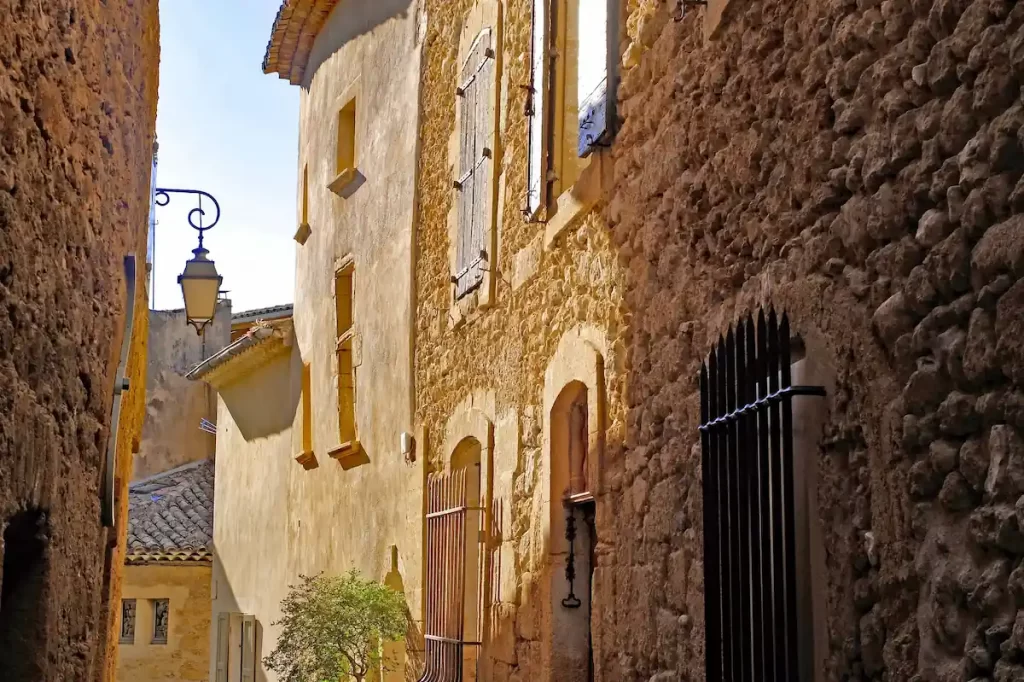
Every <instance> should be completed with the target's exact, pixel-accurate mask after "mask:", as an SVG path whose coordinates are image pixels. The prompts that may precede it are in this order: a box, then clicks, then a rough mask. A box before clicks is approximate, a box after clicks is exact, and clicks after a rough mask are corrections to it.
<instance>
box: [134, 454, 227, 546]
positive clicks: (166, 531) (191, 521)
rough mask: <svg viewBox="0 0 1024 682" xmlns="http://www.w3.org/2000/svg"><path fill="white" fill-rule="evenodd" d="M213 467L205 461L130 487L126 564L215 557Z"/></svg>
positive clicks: (173, 470)
mask: <svg viewBox="0 0 1024 682" xmlns="http://www.w3.org/2000/svg"><path fill="white" fill-rule="evenodd" d="M213 471H214V465H213V462H211V461H209V460H203V461H200V462H193V463H191V464H186V465H185V466H181V467H178V468H176V469H171V470H170V471H165V472H164V473H162V474H157V475H156V476H151V477H150V478H146V479H143V480H141V481H136V482H135V483H132V484H131V485H130V486H129V487H128V553H127V556H126V557H125V561H126V562H127V563H149V562H154V561H160V562H164V561H209V560H210V556H211V555H210V546H211V545H212V542H213Z"/></svg>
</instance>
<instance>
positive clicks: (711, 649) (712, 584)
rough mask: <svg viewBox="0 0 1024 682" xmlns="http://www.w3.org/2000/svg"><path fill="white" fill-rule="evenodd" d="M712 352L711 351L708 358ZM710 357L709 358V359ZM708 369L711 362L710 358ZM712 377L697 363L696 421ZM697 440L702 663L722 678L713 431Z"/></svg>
mask: <svg viewBox="0 0 1024 682" xmlns="http://www.w3.org/2000/svg"><path fill="white" fill-rule="evenodd" d="M713 356H714V354H713V353H712V358H713ZM710 359H711V358H709V360H710ZM712 371H714V364H713V362H712ZM713 381H714V379H713V378H709V377H708V367H707V365H706V364H704V363H702V364H701V367H700V421H701V424H707V423H708V422H709V421H711V419H712V417H711V412H712V406H711V397H712V385H713ZM700 441H701V478H702V479H703V480H702V484H703V491H704V497H703V503H704V659H705V660H704V663H705V667H706V678H705V679H706V680H707V681H708V682H722V639H721V637H722V632H721V629H722V617H721V609H720V601H721V596H720V587H719V575H720V570H721V567H720V566H719V562H718V551H719V550H718V546H719V538H720V531H719V528H718V499H717V497H718V491H717V485H716V484H717V481H716V480H715V479H716V476H715V475H714V471H713V467H714V466H715V462H714V461H713V457H712V444H713V443H714V435H713V434H712V433H711V431H710V430H704V431H701V433H700Z"/></svg>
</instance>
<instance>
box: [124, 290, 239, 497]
mask: <svg viewBox="0 0 1024 682" xmlns="http://www.w3.org/2000/svg"><path fill="white" fill-rule="evenodd" d="M230 342H231V302H230V301H222V302H221V303H220V304H218V306H217V312H216V315H215V316H214V319H213V322H211V323H210V324H209V325H208V326H207V327H206V329H205V334H204V335H202V336H200V335H199V334H196V332H195V329H194V328H193V327H192V326H191V325H189V324H187V323H186V322H185V311H184V310H152V311H150V313H149V351H148V359H147V372H146V421H145V425H144V427H143V430H142V442H141V443H140V446H139V451H138V453H136V455H135V472H134V475H133V480H138V479H141V478H146V477H147V476H152V475H154V474H158V473H160V472H162V471H168V470H170V469H173V468H175V467H177V466H181V465H182V464H188V463H189V462H195V461H197V460H200V459H213V456H214V453H215V451H216V445H217V443H216V438H215V437H214V436H213V435H212V434H208V433H205V432H204V431H200V430H199V422H200V421H201V420H202V419H204V418H205V419H209V420H210V421H211V422H215V421H216V416H217V397H216V395H215V393H214V391H213V389H211V388H210V387H209V386H207V385H206V384H202V383H197V382H193V381H189V380H188V379H186V378H185V374H186V373H187V372H188V371H189V370H190V369H192V368H193V367H195V366H196V365H197V364H199V362H201V361H202V360H204V359H206V358H208V357H210V356H211V355H213V354H214V353H216V352H217V351H219V350H220V349H221V348H223V347H224V346H226V345H228V343H230Z"/></svg>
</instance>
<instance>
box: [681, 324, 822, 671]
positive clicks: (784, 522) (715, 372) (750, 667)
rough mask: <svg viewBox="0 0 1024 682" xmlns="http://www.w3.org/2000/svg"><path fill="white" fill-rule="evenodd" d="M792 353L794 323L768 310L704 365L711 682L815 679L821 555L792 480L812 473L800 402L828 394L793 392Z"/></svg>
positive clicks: (805, 389) (806, 389)
mask: <svg viewBox="0 0 1024 682" xmlns="http://www.w3.org/2000/svg"><path fill="white" fill-rule="evenodd" d="M791 345H792V344H791V339H790V333H789V321H788V318H787V317H786V316H785V315H783V316H782V320H781V323H780V321H779V320H778V318H777V316H776V314H775V312H774V311H771V312H770V313H769V314H768V315H767V317H766V316H765V314H764V312H763V311H762V312H761V313H760V314H759V315H758V320H757V324H756V326H755V323H754V320H753V318H751V317H747V319H746V320H744V321H742V322H740V323H739V324H737V325H736V327H735V328H734V329H730V330H729V332H728V333H727V334H726V336H725V337H724V338H720V339H719V342H718V344H717V347H716V348H714V349H713V350H712V351H711V353H710V354H709V356H708V359H707V362H706V363H705V364H704V365H703V366H702V367H701V374H700V392H701V425H700V433H701V453H702V454H701V471H702V474H701V475H702V486H703V493H704V501H703V504H704V508H703V512H704V581H705V582H704V584H705V597H704V599H705V603H704V607H705V622H706V626H705V638H706V639H705V651H706V652H707V657H706V660H707V679H708V680H721V679H753V678H755V677H757V676H758V675H760V674H761V672H760V671H764V670H767V671H771V674H770V675H768V676H769V677H771V678H772V679H780V680H793V681H794V682H809V680H811V679H812V678H813V673H812V670H813V666H814V663H813V657H812V656H811V655H810V647H811V646H813V644H812V642H813V640H814V633H813V631H812V630H813V627H811V621H812V619H813V618H814V616H813V615H812V613H811V611H812V609H811V608H810V599H809V597H808V588H807V587H806V586H807V585H808V584H810V583H811V582H812V580H811V578H810V574H809V570H810V569H809V568H808V566H809V564H808V560H807V558H806V557H807V556H808V555H809V554H811V553H813V552H811V551H807V547H808V541H807V538H806V535H807V527H808V525H807V516H808V512H807V507H806V504H805V500H806V486H805V485H801V484H800V481H803V480H804V479H803V476H795V475H794V469H795V468H796V469H798V470H799V469H802V468H803V465H802V464H800V463H799V462H798V463H797V464H796V466H794V462H795V460H796V459H797V457H796V456H795V454H794V438H793V433H794V428H793V421H794V420H793V416H794V410H793V397H794V396H801V395H802V396H823V395H824V389H822V388H821V387H820V386H794V385H793V382H792V373H791V372H792V370H791V367H790V363H791V356H792V353H791ZM805 454H807V455H808V457H805V458H803V459H813V455H814V453H805ZM798 508H799V509H800V512H796V511H795V510H796V509H798ZM801 516H802V517H803V518H801ZM798 557H799V559H798ZM808 633H809V636H808Z"/></svg>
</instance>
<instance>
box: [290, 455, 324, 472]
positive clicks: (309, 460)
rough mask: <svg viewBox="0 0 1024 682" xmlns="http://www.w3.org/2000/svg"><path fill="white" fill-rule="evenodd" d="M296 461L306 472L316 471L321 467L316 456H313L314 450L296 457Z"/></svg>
mask: <svg viewBox="0 0 1024 682" xmlns="http://www.w3.org/2000/svg"><path fill="white" fill-rule="evenodd" d="M295 461H296V462H298V463H299V464H301V465H302V468H303V469H305V470H306V471H309V470H310V469H316V468H317V467H318V466H320V464H319V462H317V461H316V455H315V454H313V451H312V450H306V451H304V452H300V453H299V454H297V455H295Z"/></svg>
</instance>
